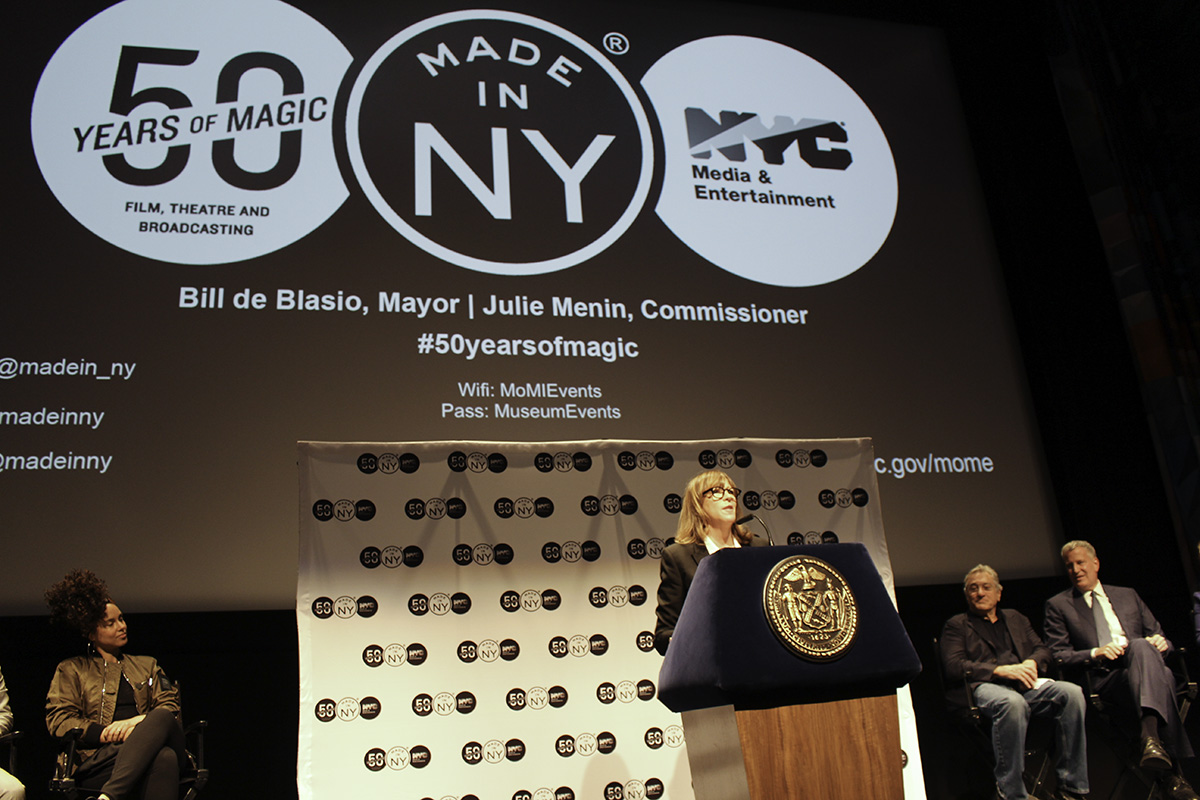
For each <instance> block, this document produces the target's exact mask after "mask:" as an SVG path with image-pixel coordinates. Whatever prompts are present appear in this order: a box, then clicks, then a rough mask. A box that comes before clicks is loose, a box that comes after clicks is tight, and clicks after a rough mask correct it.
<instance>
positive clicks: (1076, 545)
mask: <svg viewBox="0 0 1200 800" xmlns="http://www.w3.org/2000/svg"><path fill="white" fill-rule="evenodd" d="M1080 548H1082V549H1084V550H1086V551H1087V554H1088V555H1089V556H1091V557H1092V558H1095V557H1096V548H1094V547H1092V543H1091V542H1085V541H1084V540H1083V539H1072V540H1071V541H1069V542H1067V543H1066V544H1064V545H1063V546H1062V550H1061V551H1059V556H1061V557H1062V558H1066V557H1067V553H1069V552H1071V551H1072V550H1079V549H1080Z"/></svg>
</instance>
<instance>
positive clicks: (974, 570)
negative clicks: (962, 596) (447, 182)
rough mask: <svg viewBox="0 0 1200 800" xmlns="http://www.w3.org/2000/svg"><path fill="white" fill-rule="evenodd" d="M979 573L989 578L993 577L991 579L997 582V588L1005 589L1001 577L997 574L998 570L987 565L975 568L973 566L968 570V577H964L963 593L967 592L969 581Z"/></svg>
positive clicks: (977, 565) (978, 565)
mask: <svg viewBox="0 0 1200 800" xmlns="http://www.w3.org/2000/svg"><path fill="white" fill-rule="evenodd" d="M977 572H982V573H984V574H985V575H988V576H989V577H991V579H992V580H994V581H995V582H996V586H997V587H998V588H1001V589H1003V588H1004V587H1003V586H1001V585H1000V575H999V574H997V572H996V570H994V569H992V568H991V567H989V566H988V565H987V564H976V565H975V566H973V567H971V568H970V569H969V570H967V574H966V575H963V591H964V592H965V591H966V590H967V581H968V580H969V579H970V577H971V576H972V575H974V574H975V573H977Z"/></svg>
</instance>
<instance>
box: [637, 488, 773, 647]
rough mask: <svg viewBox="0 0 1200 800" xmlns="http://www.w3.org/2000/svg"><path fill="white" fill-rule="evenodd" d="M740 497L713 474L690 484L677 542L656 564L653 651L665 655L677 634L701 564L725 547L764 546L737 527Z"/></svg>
mask: <svg viewBox="0 0 1200 800" xmlns="http://www.w3.org/2000/svg"><path fill="white" fill-rule="evenodd" d="M741 493H742V492H741V490H740V489H738V488H737V487H736V486H734V485H733V481H732V480H731V479H730V477H729V476H728V475H726V474H725V473H724V472H721V471H720V470H716V469H714V470H710V471H708V472H701V473H700V474H699V475H697V476H696V477H694V478H692V479H691V480H690V481H688V485H687V489H685V490H684V493H683V507H682V508H681V509H680V511H679V525H678V526H677V527H676V529H675V541H674V542H673V543H672V544H670V545H668V546H667V548H666V549H665V550H663V553H662V561H661V563H660V564H659V583H658V609H657V611H656V612H655V613H656V614H657V616H658V619H657V621H656V623H655V625H654V647H655V649H657V650H658V652H659V653H661V654H663V655H666V654H667V645H669V644H670V643H671V635H672V634H674V633H675V623H676V622H677V621H678V620H679V612H680V611H682V610H683V601H684V599H686V598H687V593H688V589H690V588H691V586H692V578H694V577H696V568H697V567H698V566H700V560H701V559H702V558H704V557H705V556H707V555H708V554H709V553H715V552H717V551H718V550H720V549H721V548H724V547H759V546H766V544H767V542H766V541H765V540H763V539H760V538H758V537H756V536H754V535H753V534H751V533H750V531H748V530H746V529H745V528H743V527H742V526H741V525H738V524H737V518H738V500H737V499H738V495H740V494H741Z"/></svg>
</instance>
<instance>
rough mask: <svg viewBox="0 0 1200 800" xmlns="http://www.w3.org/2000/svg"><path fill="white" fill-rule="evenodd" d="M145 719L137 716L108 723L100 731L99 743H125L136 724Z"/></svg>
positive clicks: (140, 715) (142, 716)
mask: <svg viewBox="0 0 1200 800" xmlns="http://www.w3.org/2000/svg"><path fill="white" fill-rule="evenodd" d="M145 718H146V715H145V714H139V715H138V716H136V717H130V718H129V719H121V720H117V721H116V722H112V723H109V724H108V725H106V726H105V727H104V730H102V731H100V741H101V742H103V743H105V744H107V743H110V742H123V741H125V740H126V739H127V738H129V734H131V733H133V729H134V728H136V727H137V724H138V723H139V722H141V721H142V720H144V719H145Z"/></svg>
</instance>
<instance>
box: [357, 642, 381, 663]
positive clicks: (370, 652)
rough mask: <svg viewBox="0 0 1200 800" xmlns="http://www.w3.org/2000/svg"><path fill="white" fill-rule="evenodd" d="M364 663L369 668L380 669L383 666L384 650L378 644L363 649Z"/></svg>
mask: <svg viewBox="0 0 1200 800" xmlns="http://www.w3.org/2000/svg"><path fill="white" fill-rule="evenodd" d="M362 660H363V663H364V664H366V665H367V666H368V667H379V666H382V665H383V648H382V647H380V646H379V645H377V644H369V645H367V646H366V647H364V648H363V652H362Z"/></svg>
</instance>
